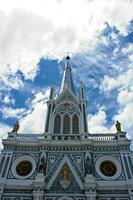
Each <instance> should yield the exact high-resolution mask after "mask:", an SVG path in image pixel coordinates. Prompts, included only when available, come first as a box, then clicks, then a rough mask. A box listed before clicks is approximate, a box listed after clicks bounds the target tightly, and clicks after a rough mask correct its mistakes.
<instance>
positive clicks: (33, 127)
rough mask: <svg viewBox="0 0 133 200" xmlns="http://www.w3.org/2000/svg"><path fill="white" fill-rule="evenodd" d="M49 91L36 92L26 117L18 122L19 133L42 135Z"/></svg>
mask: <svg viewBox="0 0 133 200" xmlns="http://www.w3.org/2000/svg"><path fill="white" fill-rule="evenodd" d="M48 97H49V89H46V90H45V92H38V93H37V94H35V98H34V99H33V100H32V102H31V106H30V109H29V111H28V112H27V115H26V116H25V117H23V118H22V119H21V120H20V130H19V132H20V133H43V132H44V125H45V119H46V114H47V103H46V101H47V100H48Z"/></svg>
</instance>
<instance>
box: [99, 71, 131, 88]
mask: <svg viewBox="0 0 133 200" xmlns="http://www.w3.org/2000/svg"><path fill="white" fill-rule="evenodd" d="M132 86H133V69H129V70H128V69H127V72H125V73H124V74H119V75H118V77H116V78H114V77H109V76H105V77H104V80H103V82H102V85H101V86H100V87H101V89H103V90H104V91H110V90H112V89H114V88H116V87H121V89H126V88H130V87H131V88H132Z"/></svg>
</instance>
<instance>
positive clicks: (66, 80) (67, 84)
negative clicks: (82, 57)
mask: <svg viewBox="0 0 133 200" xmlns="http://www.w3.org/2000/svg"><path fill="white" fill-rule="evenodd" d="M69 60H70V57H69V56H67V57H66V64H65V69H64V73H63V78H62V82H61V88H60V93H61V92H62V91H63V90H65V89H68V90H70V91H72V92H73V93H74V94H75V88H74V84H73V79H72V73H71V67H70V64H69Z"/></svg>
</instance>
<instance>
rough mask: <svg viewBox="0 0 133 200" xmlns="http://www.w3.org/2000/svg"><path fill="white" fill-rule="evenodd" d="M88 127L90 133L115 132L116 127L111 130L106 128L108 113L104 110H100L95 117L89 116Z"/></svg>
mask: <svg viewBox="0 0 133 200" xmlns="http://www.w3.org/2000/svg"><path fill="white" fill-rule="evenodd" d="M88 127H89V132H90V133H109V132H113V133H114V132H115V127H114V126H112V127H111V128H110V129H109V128H107V127H106V113H105V111H104V110H103V109H99V112H98V113H96V114H95V115H88Z"/></svg>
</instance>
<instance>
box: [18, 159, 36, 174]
mask: <svg viewBox="0 0 133 200" xmlns="http://www.w3.org/2000/svg"><path fill="white" fill-rule="evenodd" d="M31 170H32V163H31V162H29V161H28V160H23V161H21V162H19V163H18V165H17V166H16V173H17V174H18V175H19V176H27V175H28V174H29V173H30V172H31Z"/></svg>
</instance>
